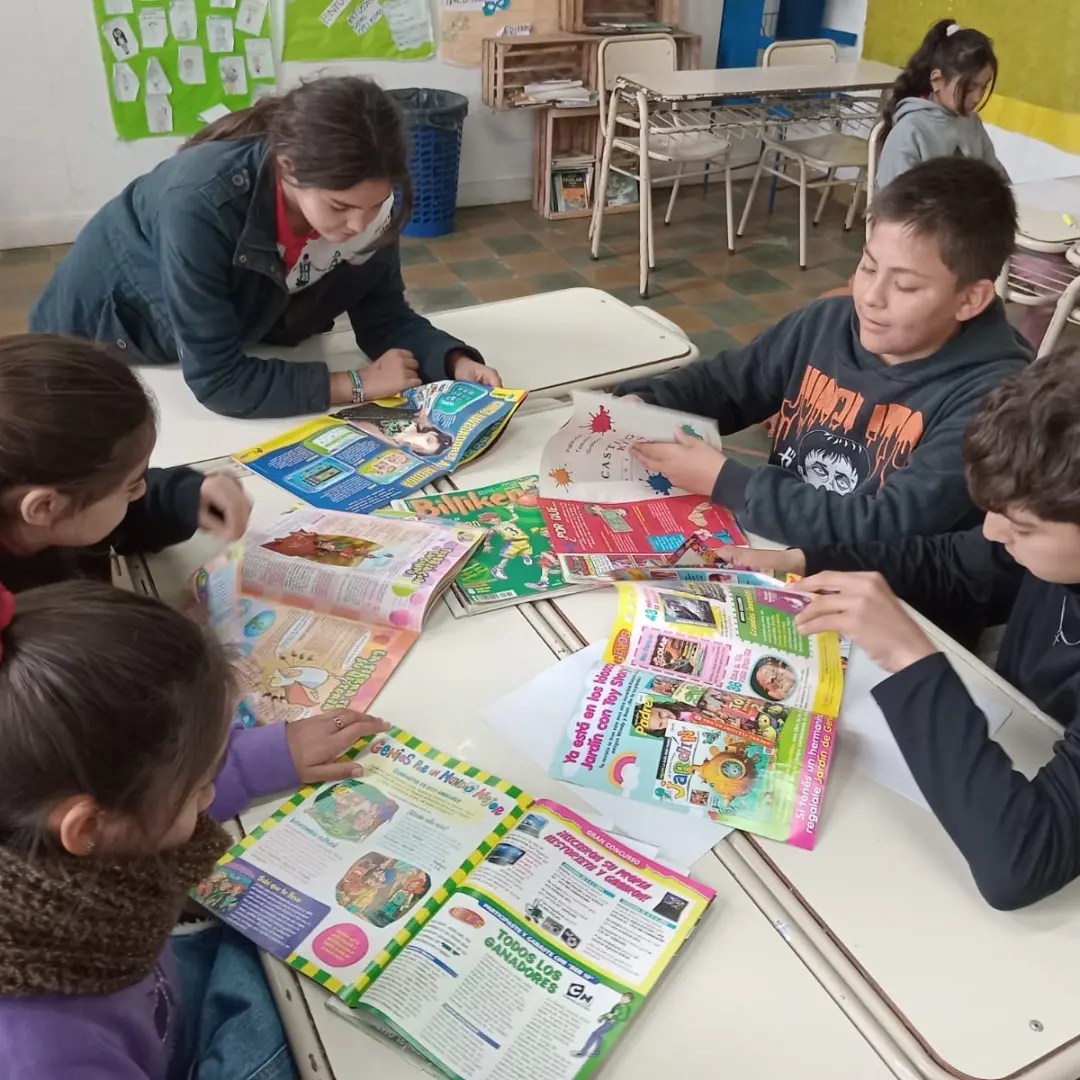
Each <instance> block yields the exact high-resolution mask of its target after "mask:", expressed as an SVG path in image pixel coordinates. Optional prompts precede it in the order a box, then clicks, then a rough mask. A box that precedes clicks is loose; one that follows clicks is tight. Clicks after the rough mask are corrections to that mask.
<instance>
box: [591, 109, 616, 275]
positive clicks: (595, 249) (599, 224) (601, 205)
mask: <svg viewBox="0 0 1080 1080" xmlns="http://www.w3.org/2000/svg"><path fill="white" fill-rule="evenodd" d="M617 106H618V102H617V95H616V94H612V95H611V107H610V108H609V110H608V125H607V132H608V133H607V138H605V139H604V149H603V151H602V152H601V154H600V176H599V177H598V178H597V182H596V189H595V194H594V195H593V212H592V221H591V222H590V223H589V239H590V240H592V248H591V249H590V252H589V253H590V255H592V257H593V258H594V259H598V258H600V235H601V233H602V232H603V228H604V210H605V209H606V207H607V186H608V177H609V175H610V174H611V149H612V146H613V145H614V143H615V115H616V109H617Z"/></svg>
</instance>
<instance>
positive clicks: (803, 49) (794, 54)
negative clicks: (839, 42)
mask: <svg viewBox="0 0 1080 1080" xmlns="http://www.w3.org/2000/svg"><path fill="white" fill-rule="evenodd" d="M836 57H837V52H836V42H835V41H832V40H831V39H830V38H804V39H803V40H801V41H774V42H773V43H772V44H771V45H770V46H769V47H768V48H767V49H766V50H765V52H764V54H763V55H762V57H761V66H762V67H784V66H788V65H790V64H835V63H836Z"/></svg>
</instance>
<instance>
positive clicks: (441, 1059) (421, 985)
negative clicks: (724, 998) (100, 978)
mask: <svg viewBox="0 0 1080 1080" xmlns="http://www.w3.org/2000/svg"><path fill="white" fill-rule="evenodd" d="M352 753H354V755H355V760H356V762H357V764H359V765H362V766H363V770H364V771H363V775H362V776H361V777H358V778H356V779H352V780H343V781H338V782H336V783H329V784H324V785H322V786H319V787H308V788H305V789H303V790H302V791H300V792H299V793H298V794H297V795H296V796H294V797H293V798H292V799H290V800H289V801H288V802H287V803H286V804H285V805H284V806H282V807H281V808H280V809H279V810H278V811H277V812H276V813H275V814H274V815H273V816H272V817H271V818H270V819H269V820H268V821H267V822H265V823H264V824H263V825H261V826H259V827H258V828H256V829H255V830H254V831H253V832H252V834H251V835H250V836H249V837H248V838H246V839H245V840H243V841H241V842H240V843H239V844H238V845H236V846H235V847H234V848H232V850H231V851H229V852H228V853H227V854H226V855H225V856H224V857H223V858H222V859H221V861H220V862H219V863H218V866H217V868H216V869H215V871H214V872H213V873H212V874H211V876H210V877H209V878H208V879H207V881H205V882H203V883H202V884H201V885H200V886H198V888H197V889H196V890H195V895H196V897H197V898H198V899H199V900H200V901H201V902H202V904H204V905H205V906H206V907H208V908H209V909H210V910H211V911H213V912H214V913H215V914H217V915H218V916H219V917H220V918H221V919H223V920H224V921H225V922H227V923H228V924H229V925H231V926H233V927H234V928H235V929H237V930H238V931H239V932H240V933H242V934H245V935H247V936H248V937H250V938H251V939H252V940H253V941H254V942H255V943H256V944H257V945H259V946H260V947H261V948H263V949H266V950H267V951H268V952H271V953H273V954H274V955H276V956H279V957H281V958H282V959H284V960H285V961H286V962H287V963H289V964H290V965H291V966H292V967H293V968H295V969H296V970H298V971H300V972H301V973H303V974H304V975H307V976H309V977H310V978H313V979H315V980H316V981H317V982H319V983H320V984H321V985H322V986H324V987H325V988H326V989H327V990H329V991H330V992H331V993H333V994H335V995H337V997H338V998H339V999H340V1000H341V1001H342V1002H344V1003H345V1005H347V1006H349V1007H350V1009H349V1012H350V1016H351V1018H353V1019H356V1020H357V1021H358V1022H363V1023H371V1024H373V1025H375V1026H377V1027H378V1028H379V1029H381V1030H382V1031H384V1032H388V1033H390V1034H391V1035H392V1036H394V1037H395V1038H398V1039H401V1040H403V1041H404V1042H405V1043H407V1044H408V1045H409V1046H410V1047H412V1048H413V1049H415V1050H417V1051H419V1052H420V1053H421V1054H423V1055H424V1056H425V1057H426V1058H428V1059H429V1060H430V1061H432V1062H434V1063H435V1064H436V1065H437V1066H438V1067H439V1068H440V1069H441V1070H442V1071H443V1072H444V1073H446V1074H447V1075H449V1076H451V1077H456V1078H465V1077H467V1078H468V1080H485V1078H487V1077H499V1076H524V1075H536V1076H544V1077H545V1080H573V1078H575V1077H585V1076H588V1075H589V1074H590V1073H592V1072H593V1071H594V1070H595V1068H596V1067H597V1065H598V1063H599V1060H600V1059H601V1058H602V1057H603V1056H604V1055H605V1054H606V1053H607V1051H608V1050H609V1049H610V1047H611V1046H612V1045H613V1044H614V1043H615V1042H616V1041H617V1040H618V1038H619V1037H620V1036H621V1034H622V1033H623V1031H624V1030H625V1029H626V1026H627V1024H628V1023H629V1021H630V1020H631V1019H632V1017H633V1016H634V1014H635V1013H636V1012H637V1011H638V1009H639V1008H640V1007H641V1005H642V1004H643V1002H644V1000H645V998H646V996H647V995H648V994H649V993H650V992H651V991H652V990H653V988H654V987H655V986H656V984H657V981H658V980H659V978H660V976H661V974H662V972H663V971H664V970H665V969H666V968H667V966H668V965H669V964H670V963H671V961H672V959H673V958H674V957H675V955H676V953H677V952H678V950H679V949H680V947H681V946H682V945H683V944H684V943H685V942H686V940H687V939H688V938H689V937H690V935H691V933H692V932H693V930H694V928H695V926H696V925H697V923H698V921H699V920H700V919H701V917H702V916H703V915H704V914H705V912H706V910H707V909H708V906H709V904H710V903H711V901H712V899H713V896H714V893H713V890H712V889H709V888H708V887H707V886H705V885H701V884H699V883H698V882H695V881H693V880H692V879H690V878H688V877H686V876H685V875H683V874H680V873H677V872H676V871H674V870H670V869H668V868H666V867H664V866H661V865H660V864H659V863H657V862H655V861H653V860H652V859H650V858H647V857H646V856H644V855H642V854H640V853H638V852H637V851H635V850H633V849H632V848H630V847H628V846H627V845H626V844H624V843H622V842H621V841H619V840H618V839H616V838H615V837H612V836H610V835H609V834H607V833H606V832H604V831H603V830H601V829H599V828H597V827H595V826H594V825H591V824H590V823H589V822H588V821H586V820H585V819H584V818H582V817H580V816H579V815H577V814H576V813H574V812H573V811H571V810H568V809H567V808H566V807H563V806H560V805H559V804H558V803H553V802H548V801H546V800H539V801H534V800H533V799H532V798H531V797H530V796H529V795H527V794H526V793H525V792H523V791H521V790H519V789H518V788H516V787H514V786H513V785H511V784H509V783H507V782H506V781H503V780H500V779H499V778H498V777H495V776H491V775H489V774H487V773H484V772H481V771H480V770H478V769H475V768H472V767H470V766H469V765H467V764H465V763H464V762H462V761H458V760H456V759H454V758H451V757H449V756H448V755H446V754H443V753H440V752H439V751H438V750H435V749H434V748H432V747H431V746H428V745H427V744H425V743H423V742H421V741H420V740H418V739H416V738H414V737H412V736H410V735H408V734H406V733H405V732H403V731H400V730H397V729H390V730H389V731H387V732H385V733H383V734H381V735H377V736H375V737H374V738H373V739H371V740H370V741H368V742H367V743H366V745H365V744H364V743H360V744H358V745H357V747H354V748H353V751H352Z"/></svg>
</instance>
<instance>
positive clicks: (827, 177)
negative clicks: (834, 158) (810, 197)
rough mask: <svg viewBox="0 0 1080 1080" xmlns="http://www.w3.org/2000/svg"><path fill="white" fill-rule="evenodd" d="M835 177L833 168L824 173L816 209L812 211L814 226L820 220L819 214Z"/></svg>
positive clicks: (826, 200)
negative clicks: (823, 181) (823, 182)
mask: <svg viewBox="0 0 1080 1080" xmlns="http://www.w3.org/2000/svg"><path fill="white" fill-rule="evenodd" d="M835 177H836V170H835V169H830V170H829V171H828V172H827V173H826V174H825V185H824V186H823V187H822V189H821V198H820V199H818V204H817V210H816V211H815V212H814V228H817V226H818V224H819V222H820V221H821V215H822V214H823V213H824V212H825V204H826V203H827V202H828V201H829V192H830V191H832V185H833V181H834V179H835Z"/></svg>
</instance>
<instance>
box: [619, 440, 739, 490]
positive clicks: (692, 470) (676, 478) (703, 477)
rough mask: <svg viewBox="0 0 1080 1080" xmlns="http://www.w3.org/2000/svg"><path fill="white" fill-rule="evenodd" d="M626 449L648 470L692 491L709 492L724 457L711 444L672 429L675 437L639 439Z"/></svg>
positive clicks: (721, 466)
mask: <svg viewBox="0 0 1080 1080" xmlns="http://www.w3.org/2000/svg"><path fill="white" fill-rule="evenodd" d="M630 453H631V454H633V455H634V457H635V458H637V460H638V461H640V462H641V464H642V465H644V466H645V468H646V469H648V470H649V471H650V472H657V473H663V474H664V476H666V477H667V478H668V479H669V480H670V481H671V482H672V483H673V484H674V485H675V486H676V487H680V488H682V489H683V491H689V492H692V493H693V494H695V495H711V494H712V489H713V486H714V485H715V484H716V478H717V476H719V475H720V470H721V469H722V468H723V467H724V463H725V462H726V461H727V458H726V457H724V455H723V454H722V453H721V452H720V451H719V450H717V449H716V448H715V447H712V446H709V444H708V443H705V442H702V441H701V439H695V438H694V437H693V436H692V435H687V434H686V433H685V432H683V431H678V430H676V432H675V441H674V442H669V443H658V442H643V443H637V444H636V445H634V446H632V447H631V448H630Z"/></svg>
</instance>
